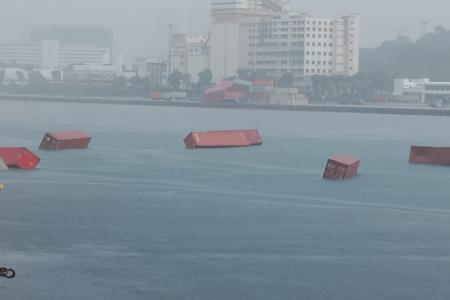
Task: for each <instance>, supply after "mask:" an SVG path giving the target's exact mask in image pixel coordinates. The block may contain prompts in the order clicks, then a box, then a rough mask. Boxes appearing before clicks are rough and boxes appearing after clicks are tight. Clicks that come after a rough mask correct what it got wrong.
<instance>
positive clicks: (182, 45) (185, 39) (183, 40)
mask: <svg viewBox="0 0 450 300" xmlns="http://www.w3.org/2000/svg"><path fill="white" fill-rule="evenodd" d="M208 38H209V37H208V36H195V35H188V34H174V35H172V42H171V44H172V46H171V53H170V64H171V70H172V72H173V71H174V70H178V71H180V72H181V73H182V74H185V73H188V74H190V75H191V82H198V80H199V77H198V73H200V72H202V71H203V70H205V69H209V68H210V53H209V45H208V41H209V39H208Z"/></svg>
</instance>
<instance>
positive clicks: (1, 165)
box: [0, 158, 8, 171]
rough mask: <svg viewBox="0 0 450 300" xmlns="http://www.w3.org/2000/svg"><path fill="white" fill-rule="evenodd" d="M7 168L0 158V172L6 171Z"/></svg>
mask: <svg viewBox="0 0 450 300" xmlns="http://www.w3.org/2000/svg"><path fill="white" fill-rule="evenodd" d="M7 170H8V166H7V165H6V164H5V162H4V161H3V160H2V159H1V158H0V171H7Z"/></svg>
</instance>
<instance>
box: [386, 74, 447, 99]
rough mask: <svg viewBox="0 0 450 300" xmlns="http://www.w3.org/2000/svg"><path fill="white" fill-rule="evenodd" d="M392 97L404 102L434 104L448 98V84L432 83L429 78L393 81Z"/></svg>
mask: <svg viewBox="0 0 450 300" xmlns="http://www.w3.org/2000/svg"><path fill="white" fill-rule="evenodd" d="M392 95H393V96H398V97H400V98H401V100H402V101H404V102H419V101H420V102H422V103H426V102H432V103H433V102H436V101H439V100H443V99H449V98H450V82H432V81H430V79H429V78H421V79H404V78H399V79H395V80H394V92H393V93H392Z"/></svg>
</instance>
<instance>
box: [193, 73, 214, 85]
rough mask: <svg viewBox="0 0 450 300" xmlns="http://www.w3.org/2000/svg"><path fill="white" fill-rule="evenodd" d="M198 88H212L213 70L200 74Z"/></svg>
mask: <svg viewBox="0 0 450 300" xmlns="http://www.w3.org/2000/svg"><path fill="white" fill-rule="evenodd" d="M198 78H199V79H198V83H197V85H198V87H199V88H201V89H205V88H210V87H211V86H212V79H213V74H212V72H211V70H209V69H205V70H203V71H202V72H200V73H198Z"/></svg>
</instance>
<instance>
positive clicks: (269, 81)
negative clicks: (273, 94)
mask: <svg viewBox="0 0 450 300" xmlns="http://www.w3.org/2000/svg"><path fill="white" fill-rule="evenodd" d="M253 85H254V86H275V81H274V80H272V79H255V80H253Z"/></svg>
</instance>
